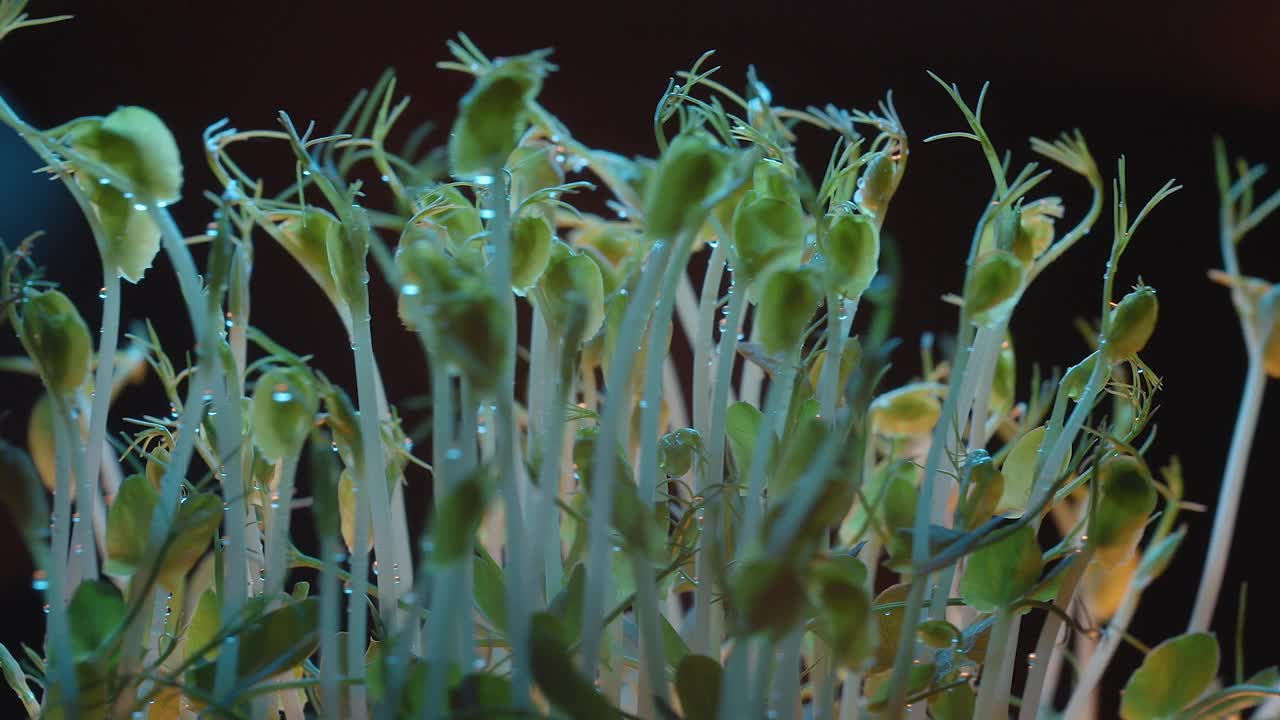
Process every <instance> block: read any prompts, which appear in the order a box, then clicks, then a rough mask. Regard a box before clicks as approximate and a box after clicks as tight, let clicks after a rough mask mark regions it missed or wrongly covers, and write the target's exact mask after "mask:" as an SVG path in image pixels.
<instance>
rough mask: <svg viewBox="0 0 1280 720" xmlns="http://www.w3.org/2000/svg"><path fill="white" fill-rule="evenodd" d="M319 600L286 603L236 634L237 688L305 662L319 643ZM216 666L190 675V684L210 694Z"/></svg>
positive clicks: (212, 665)
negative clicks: (237, 640) (237, 641)
mask: <svg viewBox="0 0 1280 720" xmlns="http://www.w3.org/2000/svg"><path fill="white" fill-rule="evenodd" d="M319 608H320V600H319V599H318V598H308V599H306V600H303V601H302V602H297V603H289V604H288V605H285V606H283V607H280V608H278V609H276V610H273V611H271V612H269V613H267V614H266V615H263V616H262V617H261V618H259V619H258V620H256V621H254V622H251V623H250V624H249V626H248V627H247V628H245V629H244V630H243V631H241V632H240V633H239V635H238V636H237V637H238V639H239V644H240V649H239V652H238V653H237V656H236V684H237V686H239V687H241V688H247V687H248V686H249V685H250V684H255V683H258V682H262V681H263V680H266V679H267V678H269V677H272V676H275V675H279V674H280V673H283V672H285V671H286V670H290V669H292V668H293V667H294V666H296V665H298V664H299V663H301V662H302V661H303V660H305V659H307V657H308V656H310V655H311V653H313V652H315V650H316V647H317V646H318V645H319V643H320V636H319V633H318V630H317V625H318V620H319V618H318V613H319ZM215 668H216V664H215V663H206V664H204V665H200V666H198V667H196V668H195V669H194V670H192V671H191V672H190V679H189V682H190V683H191V684H192V685H194V686H195V687H197V688H199V689H200V690H201V691H203V692H205V693H212V691H213V686H214V672H215Z"/></svg>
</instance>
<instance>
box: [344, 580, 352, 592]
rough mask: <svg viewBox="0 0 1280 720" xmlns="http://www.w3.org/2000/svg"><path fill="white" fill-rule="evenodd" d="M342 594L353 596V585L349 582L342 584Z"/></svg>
mask: <svg viewBox="0 0 1280 720" xmlns="http://www.w3.org/2000/svg"><path fill="white" fill-rule="evenodd" d="M342 594H343V595H350V594H351V583H350V582H349V581H348V582H344V583H342Z"/></svg>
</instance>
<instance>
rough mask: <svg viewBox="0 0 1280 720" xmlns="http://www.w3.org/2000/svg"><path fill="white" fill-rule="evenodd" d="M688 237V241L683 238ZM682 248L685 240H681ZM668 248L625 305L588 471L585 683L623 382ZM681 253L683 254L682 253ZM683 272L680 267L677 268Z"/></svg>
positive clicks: (623, 411)
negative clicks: (590, 479) (591, 476)
mask: <svg viewBox="0 0 1280 720" xmlns="http://www.w3.org/2000/svg"><path fill="white" fill-rule="evenodd" d="M686 238H687V236H686ZM683 242H684V243H687V242H688V240H687V239H686V240H684V241H683ZM672 250H673V248H672V244H671V243H670V242H669V241H665V240H659V241H657V242H655V243H654V246H653V249H652V250H650V255H649V259H648V261H647V262H646V263H645V269H644V270H642V271H641V273H640V282H639V284H638V286H637V287H636V290H635V292H634V293H633V294H632V296H631V297H630V298H629V300H628V302H627V308H626V312H625V313H624V315H623V320H622V329H621V332H620V334H619V337H618V341H617V345H616V346H615V349H614V353H613V360H612V362H611V363H610V368H609V377H608V384H607V388H608V391H609V395H608V397H607V398H606V400H605V404H604V413H603V415H602V417H601V419H600V433H599V436H598V439H597V440H596V444H595V450H594V455H593V457H592V467H593V468H594V472H595V473H596V475H597V477H596V478H594V479H593V487H592V491H591V515H590V518H589V519H588V526H587V538H588V540H587V587H586V597H585V598H584V600H583V605H584V609H583V613H582V644H581V658H582V671H583V674H584V675H585V676H586V677H587V678H588V680H594V678H595V668H596V663H597V661H596V658H598V657H599V652H600V632H601V627H600V622H601V619H602V618H603V616H604V602H605V588H607V587H608V586H609V584H610V583H611V582H612V579H611V577H610V571H609V555H610V548H611V547H612V545H613V541H612V539H611V538H610V533H611V530H610V514H611V510H612V508H613V483H614V479H615V477H614V476H615V471H616V467H617V463H616V462H615V460H614V453H615V452H616V451H617V443H618V441H619V440H620V439H621V438H623V437H625V435H624V433H623V430H624V428H625V427H626V420H627V419H628V418H629V417H630V415H631V411H632V408H631V401H630V397H629V393H628V392H627V387H628V380H629V379H630V378H631V371H632V368H633V367H634V365H635V358H636V352H637V350H638V349H639V347H640V342H641V339H642V338H643V337H644V331H645V326H646V325H647V324H648V322H647V320H648V318H649V314H650V312H651V311H652V309H653V306H654V302H655V300H657V294H658V289H659V283H658V281H659V280H660V279H661V278H662V276H663V275H664V274H665V270H666V268H667V265H668V261H669V259H670V257H671V255H672ZM681 254H683V253H681ZM681 271H683V267H681Z"/></svg>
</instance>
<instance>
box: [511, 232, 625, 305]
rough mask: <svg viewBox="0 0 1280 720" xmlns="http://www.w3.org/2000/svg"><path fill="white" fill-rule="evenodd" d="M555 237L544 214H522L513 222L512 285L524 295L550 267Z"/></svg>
mask: <svg viewBox="0 0 1280 720" xmlns="http://www.w3.org/2000/svg"><path fill="white" fill-rule="evenodd" d="M554 237H555V233H554V232H553V231H552V229H551V225H550V224H549V223H548V222H547V221H546V220H545V219H543V218H542V216H540V215H534V214H525V215H521V216H520V217H518V218H516V221H515V222H514V223H513V224H512V225H511V287H512V289H514V290H515V291H516V292H517V293H519V294H520V295H523V294H525V292H526V291H527V290H528V289H529V288H531V287H533V285H534V283H536V282H538V278H539V277H541V276H542V271H543V270H546V269H547V262H548V261H550V260H551V241H552V240H553V239H554ZM601 295H602V296H603V290H602V291H601Z"/></svg>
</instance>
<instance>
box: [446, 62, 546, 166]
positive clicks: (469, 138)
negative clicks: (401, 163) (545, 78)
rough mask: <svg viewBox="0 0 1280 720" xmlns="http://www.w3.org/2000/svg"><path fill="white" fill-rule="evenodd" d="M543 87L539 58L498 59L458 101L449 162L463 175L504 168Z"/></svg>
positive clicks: (450, 138)
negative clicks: (531, 106)
mask: <svg viewBox="0 0 1280 720" xmlns="http://www.w3.org/2000/svg"><path fill="white" fill-rule="evenodd" d="M541 88H542V73H541V72H540V68H539V66H538V65H537V64H536V63H531V62H528V61H522V60H519V59H513V60H510V61H506V62H501V61H500V62H499V63H498V64H496V65H495V66H494V67H493V69H491V70H490V71H489V72H487V73H485V74H484V75H482V76H480V77H479V78H477V79H476V83H475V85H473V86H472V87H471V89H470V90H468V91H467V94H466V95H464V96H463V97H462V100H461V101H459V103H458V106H459V108H458V119H457V120H456V121H454V124H453V132H452V133H450V135H449V164H450V166H451V167H452V169H453V173H454V174H455V175H459V176H464V177H465V176H474V175H477V174H482V173H485V174H487V173H494V172H497V171H498V170H501V169H502V167H503V165H504V163H505V162H506V160H507V157H508V156H509V155H511V151H512V150H515V148H516V145H517V144H518V143H519V142H520V135H521V133H522V132H523V131H524V125H525V123H526V115H527V113H528V104H529V101H531V100H532V99H533V98H534V96H536V95H537V94H538V91H539V90H540V89H541Z"/></svg>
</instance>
